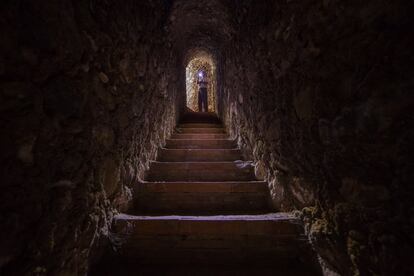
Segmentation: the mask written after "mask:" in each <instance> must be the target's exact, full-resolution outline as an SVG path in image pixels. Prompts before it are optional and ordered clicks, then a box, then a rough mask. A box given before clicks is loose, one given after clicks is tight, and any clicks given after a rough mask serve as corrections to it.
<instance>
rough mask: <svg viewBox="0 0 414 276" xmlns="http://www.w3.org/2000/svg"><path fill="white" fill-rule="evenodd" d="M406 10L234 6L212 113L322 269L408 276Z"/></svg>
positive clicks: (350, 5) (403, 5)
mask: <svg viewBox="0 0 414 276" xmlns="http://www.w3.org/2000/svg"><path fill="white" fill-rule="evenodd" d="M409 10H413V4H412V2H410V1H392V2H389V1H363V2H361V1H346V3H345V2H344V1H335V0H332V1H310V0H306V1H243V2H242V3H239V5H238V8H237V9H234V14H233V17H234V18H237V19H238V20H237V23H238V27H236V28H238V30H237V34H238V35H237V36H236V37H235V38H234V40H233V42H232V44H231V45H230V46H229V47H228V49H227V50H226V51H225V52H224V54H223V59H222V62H221V64H220V66H222V67H223V70H222V72H223V80H224V85H223V90H222V93H221V94H220V95H221V99H220V100H222V101H223V104H222V105H221V110H220V114H221V116H222V118H223V119H224V121H225V123H226V124H227V126H228V127H229V128H230V130H231V134H232V135H233V137H235V138H237V140H238V143H239V145H241V146H242V147H244V148H246V149H248V151H251V152H253V156H252V157H253V158H254V160H256V163H257V165H256V171H257V174H258V175H260V176H264V177H265V178H266V179H267V180H268V181H269V183H270V189H271V194H272V198H273V201H274V204H275V207H276V208H278V209H280V210H292V209H302V208H304V209H303V212H302V214H303V218H304V221H305V223H306V225H307V230H308V234H309V237H310V239H311V240H312V242H313V244H314V246H315V248H316V250H317V252H318V253H319V255H320V256H321V257H322V259H323V260H324V262H325V265H326V267H325V269H327V270H328V269H330V270H332V271H336V272H338V273H340V274H341V275H394V274H395V273H397V274H399V275H412V274H413V273H414V272H413V265H412V262H411V261H410V258H411V256H412V254H411V253H412V252H413V247H414V236H413V231H412V229H413V226H414V221H413V220H412V218H411V216H412V214H413V212H414V207H413V203H412V202H413V199H414V194H413V186H412V183H410V182H412V180H413V179H414V177H413V171H414V170H413V162H412V155H413V144H412V141H414V133H413V131H414V126H413V122H414V120H413V119H414V118H413V112H412V110H413V108H414V100H413V99H414V97H413V95H412V90H413V79H412V76H413V73H414V72H413V67H412V64H413V56H412V49H413V47H414V44H413V40H412V39H411V38H412V36H411V34H410V32H411V30H412V28H413V26H412V25H413V24H412V19H411V18H410V15H409V14H408V11H409Z"/></svg>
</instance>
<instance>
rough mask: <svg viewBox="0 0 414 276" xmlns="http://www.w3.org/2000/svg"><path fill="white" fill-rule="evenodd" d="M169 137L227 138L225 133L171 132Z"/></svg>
mask: <svg viewBox="0 0 414 276" xmlns="http://www.w3.org/2000/svg"><path fill="white" fill-rule="evenodd" d="M171 139H228V135H227V134H225V133H173V134H172V135H171Z"/></svg>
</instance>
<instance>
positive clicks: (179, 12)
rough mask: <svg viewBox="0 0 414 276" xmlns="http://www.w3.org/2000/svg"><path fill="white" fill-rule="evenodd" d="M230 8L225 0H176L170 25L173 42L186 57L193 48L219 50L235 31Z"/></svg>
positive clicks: (210, 50)
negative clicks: (230, 16)
mask: <svg viewBox="0 0 414 276" xmlns="http://www.w3.org/2000/svg"><path fill="white" fill-rule="evenodd" d="M228 11H229V5H228V4H226V3H225V2H224V1H218V0H200V1H186V0H177V1H175V2H174V4H173V6H172V10H171V14H170V26H169V29H170V34H171V39H172V41H173V44H174V45H175V46H176V47H177V49H178V50H179V51H180V53H181V54H182V55H183V56H184V55H186V53H187V52H188V51H189V50H191V49H194V48H203V49H205V50H208V51H209V52H216V51H217V49H219V48H220V46H221V45H223V44H225V43H226V42H228V41H229V40H230V39H231V37H232V34H233V33H234V30H233V27H232V26H233V24H232V22H231V20H230V18H229V14H228Z"/></svg>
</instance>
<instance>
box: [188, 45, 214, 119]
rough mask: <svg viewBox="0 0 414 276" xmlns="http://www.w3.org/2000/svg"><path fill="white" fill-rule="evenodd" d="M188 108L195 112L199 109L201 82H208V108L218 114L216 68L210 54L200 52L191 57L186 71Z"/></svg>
mask: <svg viewBox="0 0 414 276" xmlns="http://www.w3.org/2000/svg"><path fill="white" fill-rule="evenodd" d="M185 73H186V96H187V107H188V108H189V109H191V110H193V111H200V110H199V108H198V96H199V93H198V91H199V80H200V79H202V80H204V81H206V82H207V106H208V111H209V112H216V110H217V106H216V89H217V88H216V86H217V78H216V66H215V63H214V60H213V58H212V56H211V55H210V54H208V53H207V52H205V51H203V50H198V51H196V52H194V54H193V55H192V56H191V57H190V60H189V62H188V63H187V66H186V69H185Z"/></svg>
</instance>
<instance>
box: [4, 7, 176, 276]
mask: <svg viewBox="0 0 414 276" xmlns="http://www.w3.org/2000/svg"><path fill="white" fill-rule="evenodd" d="M164 2H165V1H161V0H160V1H157V0H156V1H132V0H131V1H115V0H114V1H112V0H108V1H94V0H90V1H70V0H62V1H41V2H39V1H6V2H4V3H2V4H1V5H2V7H1V12H0V14H1V16H0V18H1V19H0V22H1V23H0V24H1V25H0V28H1V34H2V39H1V40H2V43H1V44H0V48H1V49H0V50H1V56H0V93H1V94H0V112H1V126H0V128H1V132H2V135H1V141H0V144H1V158H0V160H1V171H2V181H1V199H0V212H1V215H2V216H1V218H0V220H1V222H0V225H1V230H2V231H1V233H2V235H1V237H0V274H3V273H4V275H24V274H30V275H33V274H34V275H46V274H47V275H83V274H84V273H85V272H86V270H87V261H88V257H90V249H91V247H93V246H96V247H98V246H99V245H100V242H99V241H103V240H105V236H106V234H107V230H108V223H109V222H110V220H111V216H112V214H113V213H114V212H116V211H117V210H122V209H123V208H126V207H127V205H128V202H129V199H130V197H131V192H130V187H131V185H132V184H133V183H135V182H136V181H137V179H138V178H139V176H140V175H141V174H142V172H143V170H144V168H145V166H147V164H148V161H149V160H150V159H151V158H153V157H154V155H155V151H156V149H157V148H158V146H159V144H160V143H162V142H163V140H164V138H165V137H166V136H167V135H168V134H169V133H170V131H171V130H172V127H173V126H174V125H175V122H176V118H177V115H178V109H179V108H181V103H184V98H183V96H182V95H178V92H177V89H178V88H177V87H181V88H182V87H183V85H182V84H180V83H179V80H178V79H177V75H176V71H175V69H176V68H177V64H178V62H177V60H176V55H175V54H174V53H173V52H172V50H171V44H170V43H169V42H168V41H166V38H165V37H166V36H165V34H164V32H165V30H164V27H163V25H164V24H165V20H166V19H165V18H167V17H168V15H167V13H168V10H167V7H166V6H165V5H164V4H165V3H164Z"/></svg>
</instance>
